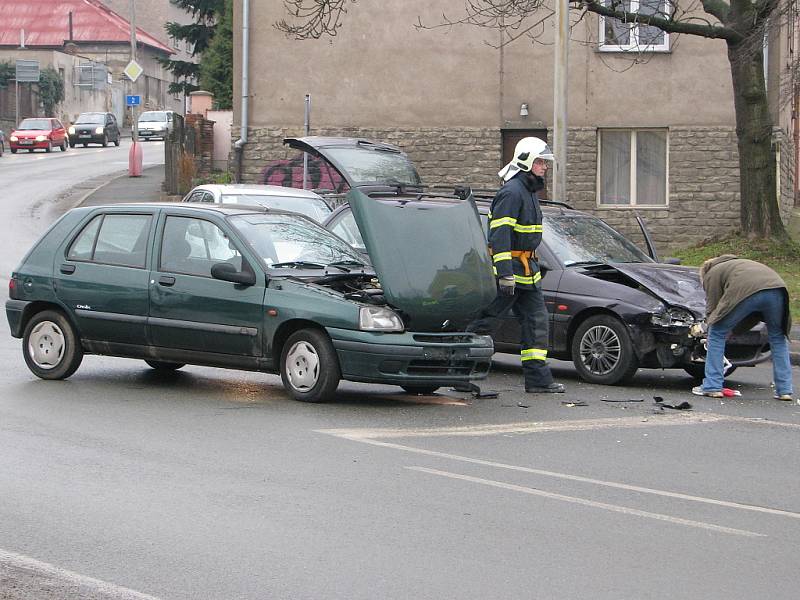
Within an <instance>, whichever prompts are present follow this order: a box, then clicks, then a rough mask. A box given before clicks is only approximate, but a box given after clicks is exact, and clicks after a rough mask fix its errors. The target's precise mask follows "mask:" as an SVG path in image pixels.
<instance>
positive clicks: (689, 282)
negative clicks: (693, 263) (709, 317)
mask: <svg viewBox="0 0 800 600" xmlns="http://www.w3.org/2000/svg"><path fill="white" fill-rule="evenodd" d="M610 266H612V267H614V268H615V269H617V270H618V271H619V272H620V273H623V274H625V275H627V276H628V277H630V278H631V279H633V280H634V281H636V283H638V284H640V285H641V286H643V287H645V288H647V289H648V290H649V291H650V292H651V293H652V294H654V295H655V296H657V297H659V298H661V299H662V300H663V301H664V302H666V303H667V304H671V305H673V306H683V307H684V308H688V309H689V310H691V311H692V312H693V313H694V314H695V316H697V317H703V315H705V312H706V294H705V291H704V290H703V285H702V284H701V283H700V275H699V273H698V269H697V268H696V267H682V266H679V265H665V264H661V263H613V264H612V265H610Z"/></svg>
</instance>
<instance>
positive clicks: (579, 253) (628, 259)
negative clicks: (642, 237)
mask: <svg viewBox="0 0 800 600" xmlns="http://www.w3.org/2000/svg"><path fill="white" fill-rule="evenodd" d="M543 239H544V242H545V243H546V244H547V247H548V248H550V250H552V251H553V253H554V254H555V255H556V256H557V257H558V258H559V259H560V260H561V262H563V263H564V265H565V266H567V267H568V266H570V265H575V264H591V263H642V262H653V259H652V258H650V257H649V256H647V255H646V254H645V253H644V252H642V251H641V250H639V248H637V247H636V245H635V244H634V243H633V242H631V241H630V240H628V239H627V238H626V237H625V236H623V235H622V234H621V233H619V232H618V231H615V230H614V229H612V228H611V227H609V226H608V225H607V224H606V223H604V222H603V221H601V220H600V219H598V218H596V217H591V216H588V215H568V214H563V215H548V216H547V217H545V218H544V234H543Z"/></svg>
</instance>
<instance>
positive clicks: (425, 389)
mask: <svg viewBox="0 0 800 600" xmlns="http://www.w3.org/2000/svg"><path fill="white" fill-rule="evenodd" d="M400 387H401V388H403V389H404V390H405V391H406V392H407V393H409V394H419V395H422V396H428V395H430V394H432V393H434V392H435V391H436V390H438V389H439V388H440V387H441V386H439V385H401V386H400Z"/></svg>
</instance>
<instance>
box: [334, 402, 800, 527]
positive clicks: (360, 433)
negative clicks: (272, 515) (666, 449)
mask: <svg viewBox="0 0 800 600" xmlns="http://www.w3.org/2000/svg"><path fill="white" fill-rule="evenodd" d="M666 417H667V416H666V415H665V418H666ZM676 417H677V415H676ZM712 417H713V416H712ZM681 418H683V419H684V420H683V421H681V422H677V421H675V420H674V419H673V420H670V421H662V420H661V419H658V420H656V421H653V422H651V423H650V424H651V425H680V424H687V423H706V422H712V423H713V422H722V421H740V420H741V419H739V418H734V419H729V418H727V417H719V418H716V419H714V418H711V419H704V420H699V419H688V420H687V419H686V418H685V417H681ZM613 420H614V421H626V422H625V424H623V425H622V426H623V427H632V426H633V424H632V423H631V422H630V419H628V420H624V419H613ZM590 421H591V420H590ZM593 421H594V422H595V423H596V422H597V421H609V419H595V420H593ZM640 421H641V420H640ZM748 422H751V421H749V420H748ZM756 422H757V423H758V421H756ZM568 423H577V422H575V421H573V422H569V421H564V422H562V423H561V424H563V425H566V424H568ZM525 425H531V426H537V425H547V424H545V423H529V424H525V423H518V424H512V425H498V426H489V428H488V429H491V430H492V431H493V432H495V433H497V432H500V433H505V432H523V431H524V432H528V431H533V430H536V431H575V430H576V429H573V428H567V429H559V428H547V427H543V428H541V429H531V428H526V427H524V426H525ZM605 426H606V425H605V424H604V425H603V427H605ZM470 429H474V428H441V429H435V430H429V431H438V432H440V433H439V434H438V435H447V434H445V433H441V432H442V431H451V430H452V431H462V430H470ZM585 429H590V427H586V428H585ZM369 431H370V430H368V429H360V430H359V429H322V430H318V432H319V433H327V434H329V435H334V436H338V437H342V438H345V439H349V440H351V441H354V442H360V443H362V444H370V445H373V446H378V447H382V448H388V449H391V450H400V451H403V452H411V453H414V454H422V455H424V456H433V457H436V458H446V459H449V460H456V461H459V462H465V463H470V464H474V465H481V466H484V467H493V468H496V469H506V470H509V471H517V472H520V473H529V474H532V475H541V476H544V477H553V478H555V479H564V480H567V481H577V482H579V483H589V484H592V485H599V486H603V487H608V488H614V489H619V490H625V491H629V492H638V493H642V494H651V495H654V496H663V497H665V498H675V499H677V500H686V501H689V502H698V503H701V504H710V505H713V506H722V507H725V508H733V509H736V510H746V511H750V512H757V513H762V514H768V515H777V516H780V517H788V518H790V519H800V513H797V512H793V511H788V510H782V509H779V508H770V507H767V506H757V505H754V504H742V503H740V502H731V501H728V500H718V499H716V498H706V497H704V496H693V495H691V494H683V493H681V492H671V491H668V490H659V489H655V488H648V487H643V486H638V485H631V484H627V483H619V482H616V481H606V480H603V479H594V478H592V477H583V476H581V475H571V474H569V473H560V472H557V471H548V470H545V469H535V468H532V467H523V466H519V465H511V464H507V463H501V462H495V461H491V460H484V459H480V458H471V457H469V456H462V455H459V454H450V453H448V452H439V451H436V450H427V449H424V448H416V447H414V446H405V445H403V444H396V443H394V442H382V441H379V440H378V439H373V438H371V437H369V435H368V432H369ZM372 431H373V432H375V435H374V437H375V438H380V437H381V435H382V434H383V433H384V432H385V431H390V432H391V434H390V435H387V436H386V437H394V433H395V432H397V431H400V430H372ZM454 435H458V433H456V434H454ZM461 435H489V433H474V432H473V433H470V434H467V433H462V434H461ZM412 437H413V436H412Z"/></svg>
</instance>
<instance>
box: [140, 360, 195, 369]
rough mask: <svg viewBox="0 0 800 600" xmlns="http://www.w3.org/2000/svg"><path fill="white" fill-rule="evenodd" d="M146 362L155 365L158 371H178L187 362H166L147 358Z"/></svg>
mask: <svg viewBox="0 0 800 600" xmlns="http://www.w3.org/2000/svg"><path fill="white" fill-rule="evenodd" d="M144 362H146V363H147V364H148V365H150V366H151V367H153V368H154V369H155V370H156V371H177V370H178V369H180V368H181V367H183V366H184V365H185V364H186V363H173V362H164V361H162V360H147V359H145V361H144Z"/></svg>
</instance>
